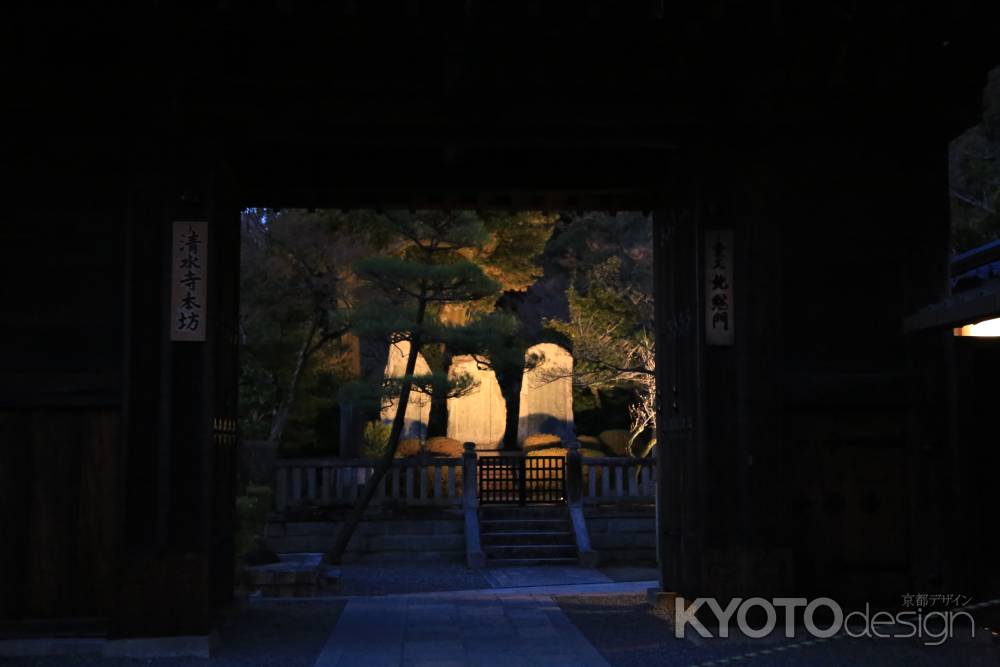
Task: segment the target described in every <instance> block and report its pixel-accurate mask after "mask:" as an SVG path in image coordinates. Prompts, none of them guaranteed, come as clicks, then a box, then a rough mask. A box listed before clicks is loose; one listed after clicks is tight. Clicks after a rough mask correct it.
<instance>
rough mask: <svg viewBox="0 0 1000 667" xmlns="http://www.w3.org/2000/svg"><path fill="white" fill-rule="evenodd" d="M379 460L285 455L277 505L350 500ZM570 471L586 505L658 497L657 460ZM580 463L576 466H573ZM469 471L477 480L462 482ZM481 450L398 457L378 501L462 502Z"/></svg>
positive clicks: (607, 461) (605, 460) (278, 467)
mask: <svg viewBox="0 0 1000 667" xmlns="http://www.w3.org/2000/svg"><path fill="white" fill-rule="evenodd" d="M376 463H377V462H376V461H374V460H371V459H337V458H316V459H283V460H278V461H276V462H275V493H274V498H275V507H276V509H277V510H278V511H279V512H284V511H285V510H287V509H289V508H296V507H304V506H310V505H312V506H335V505H341V506H346V505H351V504H353V503H354V502H355V501H356V500H357V498H358V496H359V495H360V494H361V490H362V488H363V487H364V485H365V484H366V483H367V481H368V479H369V478H370V477H371V476H372V475H373V474H374V471H375V466H376ZM566 463H567V471H566V472H567V476H568V477H571V478H573V479H576V480H579V484H578V485H576V486H574V489H577V490H576V491H574V492H572V493H571V495H577V494H578V495H577V497H574V498H569V500H571V501H573V502H582V503H585V504H605V503H624V502H653V499H654V497H655V493H656V470H655V467H656V460H655V459H651V458H650V459H632V458H627V457H602V458H585V457H580V456H579V455H578V454H577V453H575V455H572V456H568V457H567V461H566ZM575 466H579V467H578V468H577V469H576V470H574V469H573V468H574V467H575ZM466 475H468V476H470V478H471V479H472V480H473V483H472V484H473V485H470V486H466V485H463V479H464V477H465V476H466ZM474 480H476V454H475V453H474V452H473V451H471V449H469V450H467V452H466V455H465V456H463V457H462V458H436V457H430V456H417V457H414V458H407V459H397V460H395V461H393V464H392V469H391V470H390V471H389V472H388V473H387V474H386V476H385V478H384V479H383V480H382V483H381V484H380V485H379V488H378V490H377V492H376V495H375V498H374V499H373V504H375V505H382V504H393V505H406V506H434V507H461V506H462V505H463V488H470V489H471V488H475V486H474V484H475V482H474Z"/></svg>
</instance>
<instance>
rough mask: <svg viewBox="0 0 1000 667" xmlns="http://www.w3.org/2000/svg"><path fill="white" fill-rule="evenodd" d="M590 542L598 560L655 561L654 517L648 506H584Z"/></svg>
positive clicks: (614, 561)
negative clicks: (598, 555)
mask: <svg viewBox="0 0 1000 667" xmlns="http://www.w3.org/2000/svg"><path fill="white" fill-rule="evenodd" d="M584 517H585V518H586V520H587V530H588V532H589V533H590V545H591V547H592V548H593V549H594V551H596V552H598V553H599V554H600V556H601V562H602V563H630V564H631V563H642V562H649V563H655V562H656V517H655V510H654V509H653V507H652V506H634V507H622V508H620V509H619V508H615V507H586V508H584Z"/></svg>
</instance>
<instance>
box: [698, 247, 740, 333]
mask: <svg viewBox="0 0 1000 667" xmlns="http://www.w3.org/2000/svg"><path fill="white" fill-rule="evenodd" d="M734 310H735V309H734V303H733V232H732V230H731V229H714V230H712V229H710V230H707V231H706V232H705V342H706V343H707V344H708V345H732V344H733V341H734V340H735V335H734V326H735V324H736V323H735V321H734V315H735V313H734Z"/></svg>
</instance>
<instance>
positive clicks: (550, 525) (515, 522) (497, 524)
mask: <svg viewBox="0 0 1000 667" xmlns="http://www.w3.org/2000/svg"><path fill="white" fill-rule="evenodd" d="M479 525H480V526H481V527H482V530H483V532H488V533H520V532H525V531H538V532H561V531H567V530H570V523H569V520H568V519H482V520H480V522H479Z"/></svg>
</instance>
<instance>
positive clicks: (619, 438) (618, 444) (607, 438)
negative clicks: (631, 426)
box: [597, 429, 628, 456]
mask: <svg viewBox="0 0 1000 667" xmlns="http://www.w3.org/2000/svg"><path fill="white" fill-rule="evenodd" d="M597 437H598V438H599V439H600V441H601V443H602V444H603V445H604V446H605V448H607V450H608V451H609V452H611V453H612V454H614V455H615V456H628V431H625V430H623V429H610V430H607V431H601V434H600V435H598V436H597Z"/></svg>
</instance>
